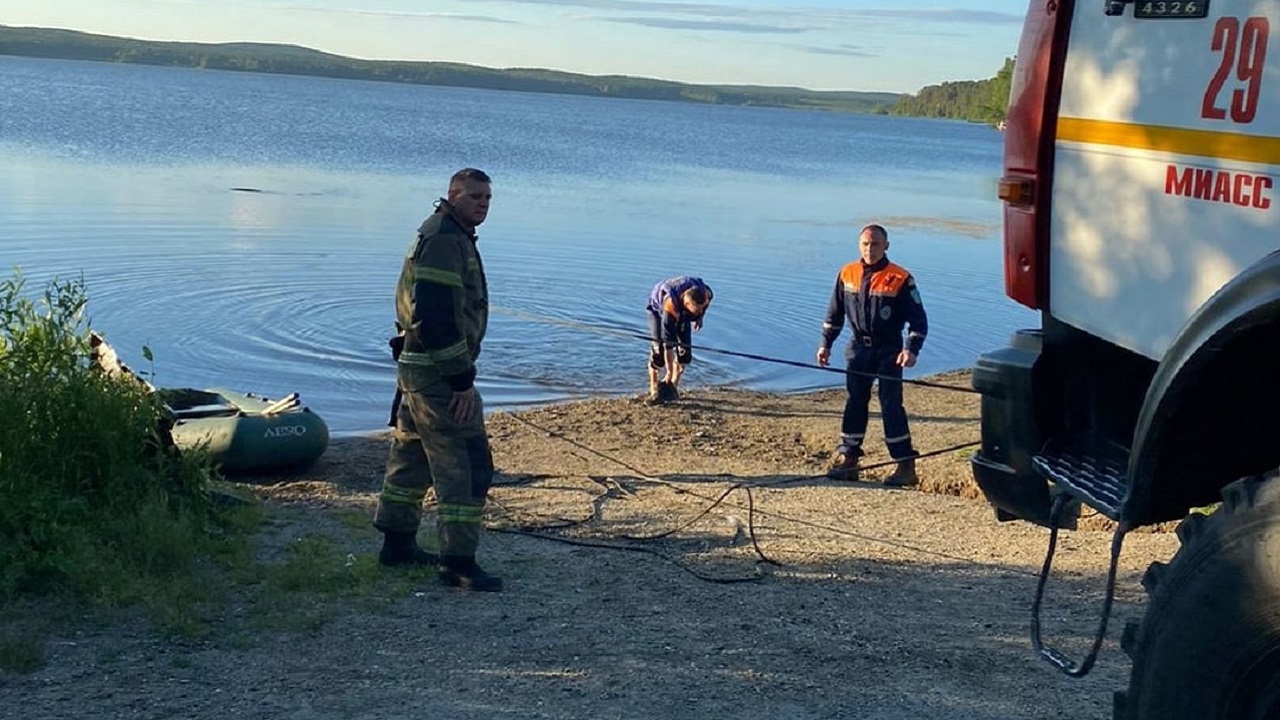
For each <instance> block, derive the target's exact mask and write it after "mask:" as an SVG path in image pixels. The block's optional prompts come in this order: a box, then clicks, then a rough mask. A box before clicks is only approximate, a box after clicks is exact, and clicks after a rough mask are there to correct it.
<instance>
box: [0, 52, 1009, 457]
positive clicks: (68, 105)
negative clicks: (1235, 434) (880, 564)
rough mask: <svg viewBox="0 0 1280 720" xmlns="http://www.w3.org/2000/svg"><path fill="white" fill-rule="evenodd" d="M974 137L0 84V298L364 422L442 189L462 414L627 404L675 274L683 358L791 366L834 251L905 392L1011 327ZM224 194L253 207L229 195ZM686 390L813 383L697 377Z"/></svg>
mask: <svg viewBox="0 0 1280 720" xmlns="http://www.w3.org/2000/svg"><path fill="white" fill-rule="evenodd" d="M1000 143H1001V137H1000V135H999V133H996V132H994V131H992V130H991V129H990V128H987V127H984V126H980V125H967V124H962V123H952V122H939V121H928V120H913V119H903V118H882V117H873V116H860V115H843V114H826V113H817V112H794V111H783V110H770V109H756V108H728V107H714V106H711V107H703V106H696V105H684V104H677V103H658V102H646V101H631V100H603V99H595V98H580V97H572V96H558V95H537V94H525V93H503V92H492V91H482V90H468V89H456V88H433V87H414V86H402V85H395V84H387V83H372V82H353V81H341V80H329V79H320V78H305V77H287V76H272V75H254V74H237V73H225V72H213V71H198V70H187V69H173V68H154V67H145V66H129V65H112V64H101V63H82V62H69V61H51V60H33V59H25V58H13V57H0V269H3V270H4V271H5V272H8V271H10V269H11V268H13V267H15V266H20V267H21V269H22V271H23V273H24V274H25V275H26V276H27V279H28V289H29V290H31V291H33V292H35V291H38V290H40V289H42V288H43V285H44V283H45V282H46V281H47V280H48V279H50V278H53V277H60V278H64V279H68V278H75V277H83V278H84V280H85V282H86V284H87V286H88V290H89V297H90V307H89V309H90V315H91V318H92V324H93V325H94V326H95V327H96V328H98V329H99V330H101V331H103V332H104V333H105V334H106V335H107V336H108V338H109V339H110V340H111V341H112V342H113V344H115V345H116V346H117V348H118V349H119V350H120V351H121V354H122V355H123V356H124V357H125V358H126V360H132V362H133V364H134V365H135V366H142V365H144V363H143V361H142V357H141V349H142V347H143V346H144V345H146V346H149V347H151V348H152V350H153V352H154V356H155V364H154V371H155V374H156V381H157V382H158V383H159V384H161V385H165V386H172V387H176V386H194V387H211V386H224V387H232V388H236V389H244V390H254V391H258V392H262V393H265V394H268V395H271V394H276V395H283V394H285V393H288V392H292V391H298V392H300V393H301V395H302V398H303V400H304V401H305V402H306V403H307V404H308V405H310V406H311V407H313V408H314V409H315V410H317V411H318V412H320V413H321V414H322V415H323V416H324V417H325V419H326V420H328V421H329V424H330V426H331V428H332V429H333V430H335V431H336V432H339V433H341V432H354V431H362V430H369V429H374V428H377V427H379V426H381V425H382V423H383V422H385V417H386V411H387V406H388V403H389V401H390V396H391V391H392V389H393V387H394V367H393V365H392V363H391V361H390V359H389V356H388V353H387V349H386V344H385V342H386V337H387V336H388V334H389V333H390V331H391V326H392V322H393V319H394V315H393V308H392V291H393V287H394V284H395V278H396V275H397V273H398V272H399V267H400V263H401V260H402V258H403V255H404V252H405V250H406V248H407V247H408V245H409V242H410V240H411V239H412V234H413V231H414V230H415V229H416V228H417V226H418V224H419V223H420V222H421V220H422V219H423V217H424V216H425V215H426V214H428V213H429V212H430V205H431V202H432V201H433V200H434V199H435V198H436V197H438V196H439V195H440V194H441V193H442V191H443V189H444V184H445V182H446V180H447V178H448V176H449V174H451V173H452V172H453V171H454V170H456V169H457V168H459V167H463V166H467V165H473V166H477V167H481V168H484V169H486V170H487V171H489V172H490V174H491V175H493V177H494V201H493V207H492V210H491V212H490V214H489V219H488V221H487V222H486V223H485V224H484V225H483V226H482V227H481V229H480V237H481V240H480V247H481V252H482V253H483V255H484V257H485V262H486V269H487V270H488V273H489V279H490V286H491V293H492V302H493V318H492V322H491V325H490V331H489V339H488V340H487V341H486V344H485V350H484V355H483V357H482V358H481V361H480V374H481V377H480V381H479V384H480V387H481V391H482V392H483V393H484V394H485V396H486V399H487V401H488V404H489V406H490V407H503V406H513V405H521V404H528V403H537V402H546V401H551V400H559V399H564V398H571V397H579V396H583V395H588V394H597V393H632V392H636V391H638V390H640V389H642V388H643V386H644V383H645V380H644V377H645V373H644V362H645V353H646V349H645V344H644V343H643V342H641V341H638V340H635V339H632V338H629V337H627V335H628V334H630V333H642V332H644V327H645V326H644V320H643V311H642V309H643V305H644V302H645V298H646V296H647V293H648V290H649V288H650V286H652V285H653V283H654V282H656V281H658V280H660V279H662V278H664V277H668V276H671V275H678V274H698V275H701V276H703V277H704V278H706V279H707V281H708V282H709V283H711V285H712V286H713V287H714V288H715V290H716V301H715V304H714V306H713V307H712V310H711V313H710V315H709V316H708V320H707V323H706V327H705V328H704V329H703V331H702V332H701V333H699V334H698V335H696V336H695V339H694V342H695V345H697V344H703V345H705V346H708V347H712V348H723V349H727V350H734V351H739V352H747V353H754V354H760V355H766V356H771V357H780V358H786V359H789V360H798V361H804V362H811V361H812V357H813V350H814V349H815V348H816V346H817V343H818V331H819V326H820V324H821V321H822V315H823V311H824V309H825V307H826V301H827V297H828V294H829V293H830V291H831V286H832V284H833V282H834V279H835V274H836V272H837V270H838V269H839V267H840V266H841V265H842V264H844V263H846V262H849V261H851V260H853V259H856V257H857V250H856V233H857V230H858V228H860V227H861V226H862V225H864V224H865V223H867V222H872V221H878V222H882V223H884V224H886V225H887V226H888V227H889V230H890V233H891V238H890V240H891V245H892V246H891V248H890V251H889V255H890V257H891V258H892V259H893V260H895V261H896V262H898V263H900V264H903V265H905V266H906V267H907V268H908V269H910V270H911V271H912V272H913V273H914V274H915V275H916V277H917V279H918V281H919V283H920V287H921V292H922V295H923V298H924V301H925V306H926V308H927V309H928V311H929V315H930V325H931V331H930V335H929V341H928V344H927V346H926V348H925V351H924V353H923V354H922V355H921V358H920V364H919V365H918V366H917V368H915V370H914V371H913V372H914V374H915V375H916V376H920V375H925V374H929V373H933V372H938V371H941V370H946V369H952V368H957V367H963V366H967V365H969V364H971V363H972V361H973V359H974V358H975V357H976V355H977V354H978V353H979V352H982V351H984V350H986V349H989V348H991V347H994V346H997V345H999V344H1001V343H1002V342H1004V340H1005V338H1006V336H1007V335H1008V333H1009V332H1011V331H1012V330H1013V329H1014V328H1016V327H1020V326H1023V325H1026V324H1028V323H1031V322H1033V318H1032V317H1031V315H1030V313H1028V312H1025V311H1023V310H1021V309H1020V308H1019V307H1018V306H1016V305H1014V304H1013V303H1012V302H1010V301H1008V300H1007V299H1006V298H1005V297H1004V295H1003V292H1002V280H1001V274H1000V273H1001V247H1000V241H999V210H1000V208H999V205H998V203H997V202H996V201H995V200H994V199H993V197H994V186H995V179H996V177H997V176H998V173H999V169H1000V150H1001V145H1000ZM243 189H251V190H252V191H251V192H250V191H245V190H243ZM695 353H696V354H697V355H698V360H697V362H695V364H694V365H693V366H692V367H691V370H690V374H689V375H688V379H689V380H691V381H692V382H693V383H695V384H735V385H740V386H745V387H750V388H758V389H768V390H801V389H810V388H816V387H825V386H831V385H835V384H839V383H840V382H841V379H840V377H839V376H837V375H833V374H829V373H824V372H819V371H816V370H806V369H803V368H793V367H786V366H781V365H776V364H768V363H761V362H758V361H753V360H747V359H740V358H734V357H729V356H722V355H716V354H712V353H707V352H702V353H698V352H697V351H696V350H695Z"/></svg>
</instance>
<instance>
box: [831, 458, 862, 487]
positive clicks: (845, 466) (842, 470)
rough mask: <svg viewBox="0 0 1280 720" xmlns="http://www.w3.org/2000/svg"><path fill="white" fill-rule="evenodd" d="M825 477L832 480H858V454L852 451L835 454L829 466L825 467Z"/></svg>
mask: <svg viewBox="0 0 1280 720" xmlns="http://www.w3.org/2000/svg"><path fill="white" fill-rule="evenodd" d="M827 477H829V478H831V479H832V480H850V481H853V482H857V480H858V456H857V455H854V454H852V453H847V454H840V455H836V457H835V460H834V461H833V462H832V463H831V467H830V468H828V469H827Z"/></svg>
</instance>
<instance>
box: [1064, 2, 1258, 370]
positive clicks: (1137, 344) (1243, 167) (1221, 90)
mask: <svg viewBox="0 0 1280 720" xmlns="http://www.w3.org/2000/svg"><path fill="white" fill-rule="evenodd" d="M1100 4H1101V3H1099V5H1100ZM1175 4H1186V3H1174V2H1171V1H1166V2H1163V3H1155V2H1149V0H1143V1H1142V2H1139V3H1137V5H1175ZM1278 31H1280V0H1211V2H1210V4H1209V5H1208V15H1207V16H1206V17H1204V18H1196V19H1191V18H1155V19H1151V18H1136V17H1134V16H1133V13H1132V11H1131V12H1128V13H1125V14H1124V15H1122V16H1108V15H1105V14H1104V13H1103V12H1101V11H1100V10H1099V9H1096V7H1095V6H1092V3H1085V4H1083V5H1080V4H1079V3H1078V6H1077V9H1076V12H1075V13H1074V17H1073V18H1072V23H1071V30H1070V43H1069V45H1068V47H1067V54H1066V61H1065V68H1064V71H1063V81H1062V92H1061V104H1060V106H1059V109H1058V125H1057V137H1056V145H1055V153H1054V169H1053V173H1054V175H1053V177H1054V179H1053V194H1052V208H1053V210H1052V218H1051V221H1050V222H1051V225H1050V228H1051V238H1050V242H1049V248H1050V251H1049V263H1048V265H1049V310H1050V311H1051V312H1052V313H1053V315H1054V317H1056V318H1058V319H1059V320H1061V321H1063V322H1065V323H1068V324H1070V325H1073V326H1075V327H1077V328H1079V329H1081V330H1085V331H1087V332H1089V333H1092V334H1094V335H1096V336H1098V337H1100V338H1103V339H1105V340H1108V341H1110V342H1113V343H1115V344H1117V345H1119V346H1121V347H1124V348H1127V349H1129V350H1132V351H1134V352H1137V353H1140V354H1142V355H1144V356H1146V357H1148V358H1151V359H1155V360H1158V359H1160V358H1161V357H1162V356H1163V355H1164V353H1165V351H1166V349H1167V348H1168V346H1169V344H1170V342H1172V340H1173V339H1174V337H1176V335H1177V333H1178V331H1179V330H1180V329H1181V328H1182V327H1183V326H1184V325H1185V324H1186V322H1187V319H1188V318H1189V317H1190V316H1191V315H1192V313H1194V312H1195V311H1196V310H1197V309H1198V308H1199V307H1200V306H1201V305H1202V304H1204V302H1205V301H1206V300H1207V299H1208V298H1209V297H1210V296H1211V295H1213V293H1215V292H1216V291H1218V290H1219V289H1220V288H1222V287H1223V286H1224V285H1225V284H1226V283H1227V282H1228V281H1230V280H1231V279H1232V278H1234V277H1236V276H1237V275H1239V274H1240V273H1241V272H1242V271H1243V270H1244V269H1245V268H1247V267H1249V266H1251V265H1253V264H1254V263H1255V262H1257V261H1258V260H1259V259H1261V258H1262V257H1264V256H1265V255H1267V254H1268V253H1271V252H1273V251H1275V250H1277V249H1280V248H1278V247H1277V242H1276V238H1277V233H1276V228H1277V227H1280V47H1277V45H1280V43H1277V42H1268V39H1269V38H1270V39H1274V38H1275V37H1276V33H1277V32H1278Z"/></svg>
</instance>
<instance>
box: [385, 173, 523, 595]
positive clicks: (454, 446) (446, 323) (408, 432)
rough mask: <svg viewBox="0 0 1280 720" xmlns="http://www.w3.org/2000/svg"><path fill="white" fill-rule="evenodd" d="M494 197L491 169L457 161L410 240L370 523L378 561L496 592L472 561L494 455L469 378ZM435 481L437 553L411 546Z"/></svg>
mask: <svg viewBox="0 0 1280 720" xmlns="http://www.w3.org/2000/svg"><path fill="white" fill-rule="evenodd" d="M491 197H492V194H491V191H490V179H489V176H488V175H486V174H485V173H484V172H482V171H480V170H476V169H474V168H467V169H463V170H459V171H458V172H457V173H455V174H454V175H453V177H452V178H451V179H450V180H449V191H448V197H447V198H441V199H440V201H439V202H438V203H437V204H436V209H435V213H434V214H432V215H431V216H430V217H429V218H427V219H426V220H425V221H424V222H423V223H422V226H421V227H420V228H418V234H417V236H416V237H415V238H414V240H413V243H412V244H411V245H410V246H409V252H408V255H407V256H406V257H405V259H404V266H403V269H402V270H401V272H400V282H399V285H398V286H397V288H396V318H397V324H398V325H399V326H400V328H401V335H400V336H399V337H398V338H397V339H396V340H394V341H392V347H393V354H394V355H396V360H397V362H396V385H397V398H398V401H397V404H396V407H394V408H393V412H394V413H395V431H394V433H393V436H392V441H391V451H390V455H389V456H388V458H387V471H386V476H385V477H384V478H383V482H382V494H381V495H380V496H379V497H378V509H377V512H376V514H375V515H374V526H375V527H377V528H378V529H379V530H381V531H382V532H383V535H384V541H383V546H382V551H381V552H380V553H379V554H378V559H379V561H380V562H381V563H382V564H383V565H388V566H396V565H436V564H437V563H438V569H437V572H438V574H439V577H440V579H441V581H443V582H444V583H445V584H448V585H453V586H457V587H462V588H465V589H468V590H483V591H497V590H501V589H502V580H501V579H500V578H498V577H495V576H493V575H489V574H488V573H486V572H485V571H484V570H483V569H481V568H480V566H479V565H477V564H476V559H475V556H476V547H477V545H478V544H479V541H480V527H481V520H482V516H483V514H484V506H485V500H486V498H487V496H488V492H489V486H490V484H491V483H492V480H493V456H492V455H491V454H490V451H489V438H488V435H487V433H486V431H485V426H484V407H483V404H482V401H481V398H480V395H479V393H478V392H476V387H475V377H476V367H475V361H476V357H477V356H479V354H480V343H481V341H482V340H484V334H485V328H486V326H487V325H488V322H489V291H488V286H487V284H486V282H485V276H484V266H483V265H482V264H481V262H480V254H479V252H477V250H476V239H477V238H476V231H475V230H476V227H477V226H479V225H480V224H481V223H483V222H484V220H485V217H486V216H487V215H488V212H489V201H490V199H491ZM397 346H398V347H397ZM433 486H434V487H435V492H436V499H437V501H438V505H437V514H438V517H437V533H438V537H439V548H440V555H439V556H438V557H437V556H435V555H433V554H430V553H427V552H425V551H423V550H422V549H421V548H419V547H418V544H417V540H416V538H417V533H418V526H419V524H420V523H421V520H422V502H423V498H424V497H426V494H427V489H428V488H431V487H433Z"/></svg>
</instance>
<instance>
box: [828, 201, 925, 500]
mask: <svg viewBox="0 0 1280 720" xmlns="http://www.w3.org/2000/svg"><path fill="white" fill-rule="evenodd" d="M858 249H859V253H860V255H861V259H860V260H858V261H856V262H852V263H849V264H848V265H845V266H844V267H843V268H841V269H840V275H839V276H838V277H837V278H836V285H835V290H833V291H832V294H831V302H830V304H829V306H828V307H827V316H826V319H825V320H824V321H823V323H822V346H821V347H819V348H818V364H819V365H821V366H823V367H826V365H827V363H828V362H829V361H830V359H831V346H832V344H833V343H834V342H835V340H836V338H837V337H839V335H840V330H841V329H842V327H843V326H844V323H845V320H846V319H848V322H849V327H850V329H852V330H853V338H852V339H851V341H850V343H849V350H848V352H847V358H848V361H849V364H848V370H849V372H848V374H847V375H846V376H845V387H846V388H847V389H848V391H849V397H848V399H847V400H846V401H845V406H844V418H843V420H842V421H841V425H840V444H839V445H838V446H837V448H836V458H835V462H834V463H833V465H832V468H831V470H830V471H829V472H828V473H827V474H828V476H830V477H833V478H839V479H847V480H856V479H858V458H860V457H862V454H863V452H862V441H863V439H864V438H865V437H866V432H867V417H868V414H867V413H868V411H867V405H868V403H870V401H871V385H872V383H873V382H875V378H873V377H871V376H870V375H882V376H886V377H888V378H897V379H898V380H900V379H901V378H902V370H903V368H909V367H913V366H914V365H915V364H916V356H917V355H919V353H920V349H921V348H922V347H923V346H924V339H925V335H926V334H928V332H929V321H928V318H927V317H926V316H925V312H924V304H923V303H921V301H920V292H919V291H918V290H917V289H916V282H915V279H914V278H912V277H911V273H909V272H907V271H906V270H905V269H904V268H902V267H900V266H898V265H894V264H893V263H891V262H889V258H888V257H886V256H885V251H886V250H888V249H889V233H888V232H887V231H886V230H885V229H884V228H883V227H881V226H880V225H868V226H866V227H865V228H863V229H862V232H861V233H859V236H858ZM907 328H910V331H909V332H908V333H907V336H906V342H905V344H904V342H903V330H904V329H907ZM859 373H867V374H859ZM879 388H880V392H879V394H880V412H881V416H882V418H883V420H884V441H885V444H886V445H887V446H888V447H889V455H890V457H892V458H893V459H894V460H897V461H898V462H897V467H896V468H895V470H894V472H893V474H892V475H890V476H889V477H888V478H886V479H885V484H886V485H890V486H893V487H908V486H912V485H916V484H918V483H919V482H920V478H919V476H917V475H916V466H915V456H916V451H915V448H914V447H912V445H911V429H910V427H909V426H908V424H907V411H906V410H905V409H904V408H903V407H902V383H901V382H900V381H896V380H891V379H885V380H880V381H879Z"/></svg>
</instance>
